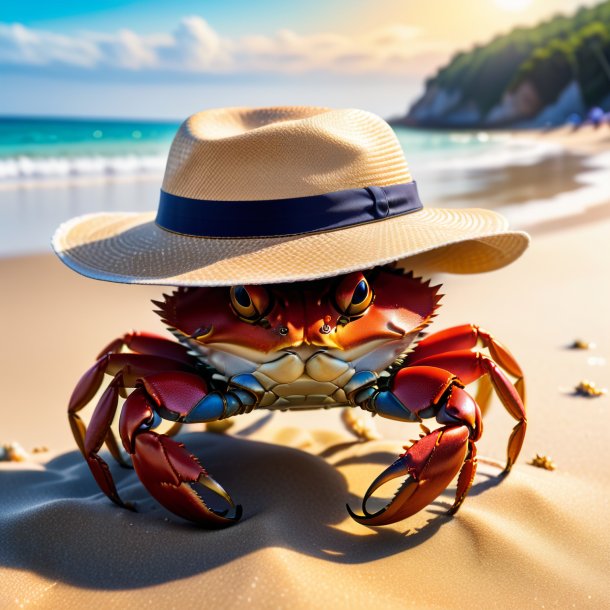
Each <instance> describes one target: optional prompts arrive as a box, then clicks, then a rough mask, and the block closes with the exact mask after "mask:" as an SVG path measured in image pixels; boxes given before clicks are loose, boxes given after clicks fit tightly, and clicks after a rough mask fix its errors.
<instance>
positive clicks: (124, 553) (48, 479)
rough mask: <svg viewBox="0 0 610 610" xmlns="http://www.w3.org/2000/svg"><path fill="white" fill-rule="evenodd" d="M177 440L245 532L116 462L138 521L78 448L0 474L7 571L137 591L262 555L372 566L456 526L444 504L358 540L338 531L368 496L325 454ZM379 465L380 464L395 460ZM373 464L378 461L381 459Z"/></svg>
mask: <svg viewBox="0 0 610 610" xmlns="http://www.w3.org/2000/svg"><path fill="white" fill-rule="evenodd" d="M180 439H181V440H182V441H183V442H185V444H187V446H188V447H189V449H190V450H191V451H193V453H195V454H196V455H197V456H198V457H199V458H200V459H201V462H202V464H204V465H205V467H206V468H207V469H209V471H210V472H211V473H212V474H213V475H214V477H216V478H217V479H218V480H219V481H221V482H222V484H223V486H224V487H225V488H226V489H227V490H229V491H230V493H231V494H232V495H233V497H234V498H235V500H236V501H237V502H239V503H240V504H242V505H243V508H244V516H243V518H242V520H241V521H240V522H239V523H238V524H237V525H235V526H232V527H229V528H227V529H223V530H205V529H202V528H199V527H196V526H194V525H192V524H190V523H188V522H186V521H183V520H182V519H180V518H178V517H176V516H175V515H173V514H171V513H169V512H167V511H165V509H163V508H162V507H161V506H160V505H159V504H157V502H156V501H155V500H153V499H152V498H151V497H150V496H149V495H148V494H147V492H146V491H145V489H144V488H143V486H142V485H141V484H140V482H139V480H138V479H137V477H136V475H135V473H134V472H133V471H132V470H129V469H125V468H120V467H118V466H114V465H112V466H111V470H112V472H113V475H114V476H115V480H116V481H117V486H118V489H119V492H120V493H121V494H122V496H123V497H124V498H125V499H127V500H131V501H134V502H135V504H136V507H137V510H138V512H131V511H127V510H124V509H121V508H118V507H116V506H115V505H113V504H112V503H111V502H110V501H109V500H108V499H107V498H106V497H105V496H104V495H103V494H102V493H101V492H100V491H99V489H98V487H97V485H96V483H95V482H94V480H93V477H92V476H91V473H90V472H89V469H88V467H87V465H86V464H85V463H84V462H83V460H82V457H81V455H80V453H78V452H77V451H73V452H70V453H66V454H63V455H60V456H58V457H56V458H54V459H52V460H50V461H49V462H48V463H47V464H46V465H45V468H44V469H31V470H28V469H23V468H20V469H2V470H0V488H1V489H2V490H3V494H2V495H3V497H2V504H3V510H2V511H1V514H0V528H1V530H2V532H3V540H4V544H3V545H2V546H0V563H1V564H2V565H5V566H8V567H11V568H18V569H23V570H30V571H34V572H37V573H39V574H41V575H43V576H44V577H46V578H49V579H52V580H60V581H63V582H66V583H70V584H73V585H77V586H80V587H86V588H101V589H107V590H116V589H130V588H139V587H146V586H150V585H153V584H159V583H163V582H168V581H173V580H178V579H182V578H185V577H188V576H191V575H195V574H200V573H203V572H206V571H209V570H213V569H215V568H217V567H220V566H223V565H226V564H228V563H230V562H232V561H235V560H237V559H240V558H242V557H245V556H247V555H250V554H252V553H255V552H257V551H259V550H261V549H265V548H276V547H283V548H287V549H290V550H293V551H295V552H297V553H302V554H304V555H308V556H311V557H316V558H320V559H324V560H327V561H329V562H334V563H342V564H366V563H368V562H372V561H375V560H378V559H381V558H385V557H389V556H392V555H395V554H398V553H404V552H408V551H409V549H412V548H414V547H416V546H418V545H421V544H423V543H425V542H426V541H427V540H429V539H430V538H431V537H432V536H434V535H435V534H436V533H437V532H438V531H439V529H440V528H441V527H442V526H443V525H445V524H447V523H449V522H450V521H451V517H449V516H447V514H446V509H447V508H448V506H449V505H450V503H451V501H452V500H451V498H450V497H447V499H446V501H445V498H443V497H441V498H439V501H438V502H436V503H435V504H434V505H433V506H432V508H431V510H430V509H429V510H428V511H427V512H426V516H425V518H419V519H418V520H417V529H415V528H414V527H413V526H412V525H411V526H409V524H408V523H409V522H408V521H406V522H405V524H404V526H403V527H400V526H399V529H397V528H364V527H361V526H358V529H359V532H358V534H353V533H350V532H349V531H345V529H341V528H339V527H338V525H339V524H341V523H342V522H343V521H344V519H345V517H346V513H345V510H346V509H345V504H346V502H347V503H348V504H350V506H352V507H359V506H360V502H361V499H360V498H359V497H356V496H355V495H354V494H353V493H350V492H349V490H348V486H347V481H346V478H345V477H344V476H343V474H342V473H341V472H340V471H339V470H338V469H337V468H335V467H333V466H332V465H330V464H328V463H327V462H325V461H324V460H323V459H321V458H319V457H318V456H315V455H311V454H309V453H306V452H303V451H299V450H296V449H291V448H289V447H285V446H280V445H273V444H267V443H261V442H255V441H250V440H244V439H241V438H236V437H231V436H219V435H214V434H207V433H189V434H183V435H181V436H180ZM383 457H384V458H387V459H386V460H385V461H384V464H387V463H389V462H390V461H392V459H393V458H392V457H391V456H390V454H384V456H383ZM369 458H370V459H372V463H375V464H376V463H378V462H380V461H381V452H380V454H379V455H377V454H373V455H372V456H369ZM363 460H364V458H363ZM369 461H370V460H369Z"/></svg>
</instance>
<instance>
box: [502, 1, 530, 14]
mask: <svg viewBox="0 0 610 610" xmlns="http://www.w3.org/2000/svg"><path fill="white" fill-rule="evenodd" d="M494 2H495V3H496V4H497V5H498V6H499V7H500V8H501V9H503V10H505V11H512V12H514V13H516V12H518V11H524V10H525V9H526V8H527V7H528V6H529V5H530V4H531V3H532V0H494Z"/></svg>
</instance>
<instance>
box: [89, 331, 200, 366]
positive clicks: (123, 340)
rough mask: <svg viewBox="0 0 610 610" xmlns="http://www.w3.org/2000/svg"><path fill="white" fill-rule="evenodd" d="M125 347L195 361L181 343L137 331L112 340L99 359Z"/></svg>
mask: <svg viewBox="0 0 610 610" xmlns="http://www.w3.org/2000/svg"><path fill="white" fill-rule="evenodd" d="M124 347H126V348H127V349H130V350H131V351H132V352H137V353H139V354H148V355H150V356H161V357H163V358H171V359H172V360H177V361H178V362H182V363H185V364H190V363H192V362H193V358H192V357H191V356H189V355H188V351H187V349H186V347H184V346H183V345H181V344H180V343H177V342H176V341H171V340H169V339H166V338H165V337H161V336H160V335H154V334H152V333H145V332H136V331H132V332H130V333H126V334H125V335H123V336H122V337H118V338H117V339H114V340H113V341H111V342H110V343H109V344H108V345H107V346H106V347H105V348H104V349H103V350H101V351H100V353H99V355H98V359H99V358H101V357H102V356H105V355H106V354H116V353H119V352H120V351H121V350H122V348H124Z"/></svg>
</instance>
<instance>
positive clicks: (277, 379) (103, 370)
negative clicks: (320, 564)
mask: <svg viewBox="0 0 610 610" xmlns="http://www.w3.org/2000/svg"><path fill="white" fill-rule="evenodd" d="M439 288H440V285H439V286H431V285H430V281H429V280H428V281H424V280H423V279H422V278H419V277H415V276H414V275H413V273H411V272H408V273H406V272H404V271H402V270H400V269H398V268H394V267H390V266H386V267H377V268H375V269H372V270H367V271H362V272H353V273H349V274H347V275H343V276H341V277H338V278H327V279H321V280H314V281H306V282H299V283H292V284H273V285H265V286H263V285H239V286H232V287H197V288H185V287H180V288H177V289H176V290H175V291H174V292H172V293H171V294H169V295H163V296H164V300H163V301H153V303H154V304H155V305H156V306H157V307H158V310H157V313H158V314H159V315H160V316H161V318H162V320H163V322H164V323H165V324H166V325H167V326H168V328H169V331H170V332H171V333H172V334H173V335H174V336H175V338H176V340H170V339H166V338H163V337H161V336H157V335H152V334H148V333H142V332H130V333H128V334H126V335H124V336H122V337H120V338H117V339H115V340H114V341H112V342H111V343H110V344H109V345H108V346H106V347H105V348H104V349H103V350H102V351H101V353H100V355H99V357H98V359H97V360H96V362H95V364H94V365H93V366H92V367H91V368H90V369H89V370H88V371H87V372H86V373H85V374H84V375H83V376H82V378H81V379H80V381H79V382H78V384H77V385H76V387H75V389H74V392H73V394H72V397H71V399H70V403H69V408H68V414H69V421H70V425H71V428H72V431H73V433H74V437H75V440H76V442H77V444H78V446H79V448H80V450H81V452H82V453H83V455H84V457H85V459H86V461H87V463H88V465H89V467H90V469H91V471H92V473H93V476H94V477H95V480H96V481H97V483H98V485H99V487H100V488H101V490H102V491H103V492H104V493H105V494H106V495H107V496H108V497H109V498H110V499H111V500H112V501H113V502H115V503H116V504H118V505H119V506H122V507H126V508H133V507H132V506H131V505H130V504H128V503H126V502H124V501H123V499H122V498H121V497H120V495H119V493H118V491H117V488H116V485H115V482H114V480H113V477H112V474H111V472H110V469H109V467H108V464H107V463H106V462H105V461H104V459H103V458H102V457H101V456H100V455H99V451H100V449H101V447H102V445H103V444H104V442H105V443H106V445H107V447H108V449H109V451H110V453H111V454H112V456H113V457H114V458H115V459H116V460H117V461H119V462H120V463H121V464H122V465H128V460H127V459H125V457H124V454H123V452H122V451H121V450H120V448H119V444H118V441H117V439H116V437H115V434H114V432H113V430H112V427H111V425H112V422H113V419H114V417H115V414H116V411H117V409H118V404H119V398H120V397H126V399H125V401H124V403H123V405H122V409H121V413H120V419H119V427H118V428H119V434H120V438H121V441H122V445H123V447H124V449H125V451H126V452H127V454H128V455H129V456H130V458H131V464H132V465H133V468H134V469H135V471H136V473H137V475H138V477H139V478H140V480H141V482H142V483H143V485H144V486H145V487H146V489H147V490H148V492H149V493H150V494H151V495H152V496H153V497H154V498H155V499H156V500H157V501H158V502H160V503H161V504H162V505H163V506H164V507H165V508H167V509H169V510H170V511H172V512H173V513H175V514H177V515H179V516H180V517H183V518H185V519H187V520H190V521H193V522H196V523H198V524H201V525H203V526H207V527H223V526H226V525H230V524H232V523H235V522H236V521H238V520H239V518H240V516H241V514H242V509H241V506H239V505H237V504H235V503H234V501H233V499H232V498H231V496H230V495H229V494H228V493H227V491H225V489H224V488H223V487H222V486H221V485H220V483H218V482H217V481H216V480H215V479H214V478H213V477H212V475H211V474H210V473H208V472H207V470H206V469H205V468H204V467H203V466H202V465H201V464H200V463H199V460H198V458H197V457H195V456H194V455H192V454H191V453H189V451H188V450H187V449H186V447H185V446H184V445H183V444H182V443H180V442H177V441H176V440H174V439H173V438H172V436H173V435H174V434H175V433H176V432H177V431H178V429H179V428H180V427H181V425H182V424H189V423H196V422H215V421H219V420H223V419H225V418H229V417H234V416H237V415H241V414H243V413H249V412H251V411H253V410H255V409H270V410H282V411H285V410H293V409H299V410H300V409H318V408H324V409H329V408H335V407H345V408H350V409H351V408H356V407H358V408H360V409H364V410H365V411H368V412H370V413H373V414H376V415H379V416H381V417H386V418H390V419H393V420H398V421H401V422H415V423H419V424H420V425H421V426H422V429H423V430H424V433H422V434H421V436H420V439H419V440H417V441H416V442H414V444H412V445H411V446H409V447H408V448H407V447H405V452H404V453H403V454H402V455H400V456H399V457H398V459H397V460H396V461H395V462H394V463H393V464H391V465H390V466H389V467H388V468H386V469H385V470H384V471H383V472H382V473H381V474H380V475H379V476H378V477H377V478H376V479H375V480H374V481H373V482H372V484H371V485H370V487H369V488H368V490H367V491H366V493H365V494H364V498H363V501H362V514H357V513H356V512H354V511H353V510H352V509H351V508H350V507H349V506H348V511H349V514H350V515H351V516H352V517H353V518H354V519H355V520H356V521H358V522H359V523H362V524H365V525H370V526H377V525H386V524H390V523H394V522H397V521H400V520H402V519H405V518H407V517H409V516H411V515H413V514H415V513H416V512H418V511H420V510H421V509H422V508H424V507H425V506H427V505H428V504H430V503H431V502H433V501H434V500H435V498H436V497H437V496H439V495H440V494H441V493H442V492H443V491H444V490H445V489H446V488H447V487H448V486H449V485H450V483H451V482H452V480H453V479H454V478H455V477H456V476H457V489H456V493H455V501H454V502H453V505H452V507H451V509H450V512H451V513H455V511H457V510H458V508H459V507H460V505H461V504H462V502H463V501H464V498H465V497H466V495H467V494H468V491H469V489H470V487H471V485H472V482H473V479H474V477H475V472H476V467H477V457H476V442H477V441H478V440H479V438H480V437H481V433H482V429H483V428H482V421H481V420H482V410H484V408H485V406H486V404H487V402H488V400H489V396H490V394H491V389H492V388H493V389H495V391H496V393H497V395H498V397H499V398H500V401H501V403H502V404H503V405H504V407H505V409H506V410H507V411H508V413H509V414H510V415H511V416H512V417H513V418H514V420H516V424H515V425H514V428H513V430H512V433H511V434H510V437H509V439H508V447H507V461H506V466H505V468H504V471H503V472H504V473H508V472H509V471H510V469H511V467H512V466H513V464H514V463H515V460H516V459H517V457H518V455H519V452H520V450H521V446H522V444H523V440H524V436H525V431H526V426H527V421H526V412H525V407H524V393H525V388H524V381H523V373H522V371H521V368H520V366H519V365H518V364H517V362H516V360H515V358H514V357H513V356H512V355H511V353H510V352H509V350H508V349H507V348H506V347H504V346H503V345H502V343H500V342H499V341H498V340H496V339H495V338H494V337H493V336H492V335H491V334H490V333H489V332H487V331H485V330H483V329H482V328H480V327H479V326H477V325H474V324H465V325H462V326H456V327H453V328H449V329H447V330H443V331H440V332H436V333H433V334H425V333H424V332H423V330H424V329H425V328H426V327H427V326H428V325H429V324H430V322H431V321H432V319H433V318H434V317H435V315H436V310H437V308H438V306H439V300H440V298H441V296H442V295H440V294H439ZM479 347H483V348H486V349H485V350H484V351H481V349H479ZM106 375H110V376H112V379H111V380H110V382H109V383H108V385H107V387H106V388H105V389H104V391H103V393H102V394H101V397H100V398H99V401H98V402H97V405H96V407H95V409H94V411H93V414H92V417H91V420H90V422H89V426H88V428H87V427H86V426H85V424H84V422H83V420H82V419H81V417H80V415H79V411H80V410H81V409H83V408H84V407H85V406H86V405H87V404H88V403H89V402H91V401H92V400H93V398H94V397H95V396H96V394H97V393H98V390H100V389H101V387H102V385H103V383H104V379H105V376H106ZM509 376H510V377H512V378H513V379H512V380H511V379H510V378H509ZM477 380H479V394H480V395H481V396H482V398H481V399H480V400H479V402H480V404H479V403H478V402H477V400H475V398H473V396H471V394H469V393H468V392H467V391H466V389H465V386H467V385H469V384H471V383H474V382H475V381H477ZM481 390H484V391H482V392H481ZM425 419H435V420H436V422H437V427H436V428H435V429H433V430H430V429H429V428H427V427H426V426H424V425H423V420H425ZM163 420H169V421H170V422H173V423H172V425H171V429H170V430H168V431H167V432H165V433H160V431H158V430H157V429H158V427H159V425H160V423H161V422H162V421H163ZM395 478H404V481H403V482H402V484H401V485H400V487H399V489H398V491H397V493H396V495H395V496H394V497H393V498H392V499H391V501H389V502H388V503H387V504H386V505H385V506H383V507H382V508H381V509H379V510H376V511H374V512H372V511H370V510H369V509H368V505H369V500H370V498H371V496H372V495H373V494H374V493H375V492H376V491H377V490H378V489H379V488H380V487H381V486H382V485H384V484H385V483H386V482H388V481H391V480H392V479H395ZM199 486H202V487H199ZM205 489H207V490H208V491H205ZM210 492H211V494H212V495H211V497H213V498H216V500H218V501H220V502H222V504H224V505H225V507H226V508H223V509H220V508H217V507H212V506H211V504H212V503H211V502H209V501H204V496H205V497H206V498H207V497H208V496H210ZM213 503H214V504H217V502H216V501H215V502H213ZM225 503H226V504H225Z"/></svg>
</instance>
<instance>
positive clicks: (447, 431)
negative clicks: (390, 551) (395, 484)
mask: <svg viewBox="0 0 610 610" xmlns="http://www.w3.org/2000/svg"><path fill="white" fill-rule="evenodd" d="M469 433H470V431H469V429H468V427H467V426H444V427H443V428H439V429H438V430H434V431H433V432H430V433H429V434H427V435H426V436H424V437H423V438H422V439H421V440H420V441H418V442H417V443H415V444H414V445H413V446H412V447H411V448H410V449H409V450H408V451H407V452H406V453H405V454H404V455H402V456H400V457H399V458H398V459H397V460H396V461H395V462H394V463H393V464H392V465H391V466H389V467H388V468H386V470H384V471H383V472H382V473H381V474H380V475H379V476H378V477H377V478H376V479H375V480H374V481H373V482H372V483H371V485H370V487H369V488H368V489H367V491H366V493H365V494H364V498H363V500H362V511H363V513H364V514H363V515H357V514H356V513H354V512H353V511H352V509H351V508H350V507H349V506H348V507H347V510H348V512H349V514H350V515H351V516H352V518H353V519H355V520H356V521H357V522H358V523H362V524H363V525H387V524H389V523H396V522H397V521H401V520H402V519H406V518H407V517H410V516H411V515H414V514H415V513H416V512H418V511H420V510H421V509H422V508H424V507H425V506H427V505H428V504H430V502H432V501H433V500H434V499H435V498H436V497H437V496H438V495H439V494H440V493H441V492H442V491H443V490H444V489H446V487H447V486H448V485H449V483H451V481H452V480H453V478H454V477H455V476H456V475H457V474H458V472H459V471H460V469H461V468H462V465H464V470H463V473H464V474H465V476H460V481H459V482H458V493H457V497H456V502H455V504H454V507H452V512H455V510H457V508H458V507H459V504H461V501H462V500H463V498H464V496H465V495H466V493H467V492H468V489H469V487H470V483H472V478H474V470H475V466H476V461H475V460H474V455H471V456H469V447H470V445H471V442H470V441H469ZM472 446H473V447H474V445H472ZM471 453H474V450H473V451H471ZM403 476H406V477H407V478H406V480H405V481H404V483H403V484H402V485H401V487H400V489H399V490H398V491H397V493H396V495H395V496H394V498H393V499H392V500H391V501H390V502H389V503H388V504H387V505H386V506H385V507H383V508H382V509H381V510H379V511H377V512H375V513H370V512H369V511H368V510H367V508H366V504H367V501H368V500H369V498H370V497H371V496H372V495H373V494H374V493H375V491H377V490H378V489H379V488H380V487H381V486H382V485H384V484H385V483H387V482H388V481H391V480H392V479H396V478H398V477H403Z"/></svg>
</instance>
